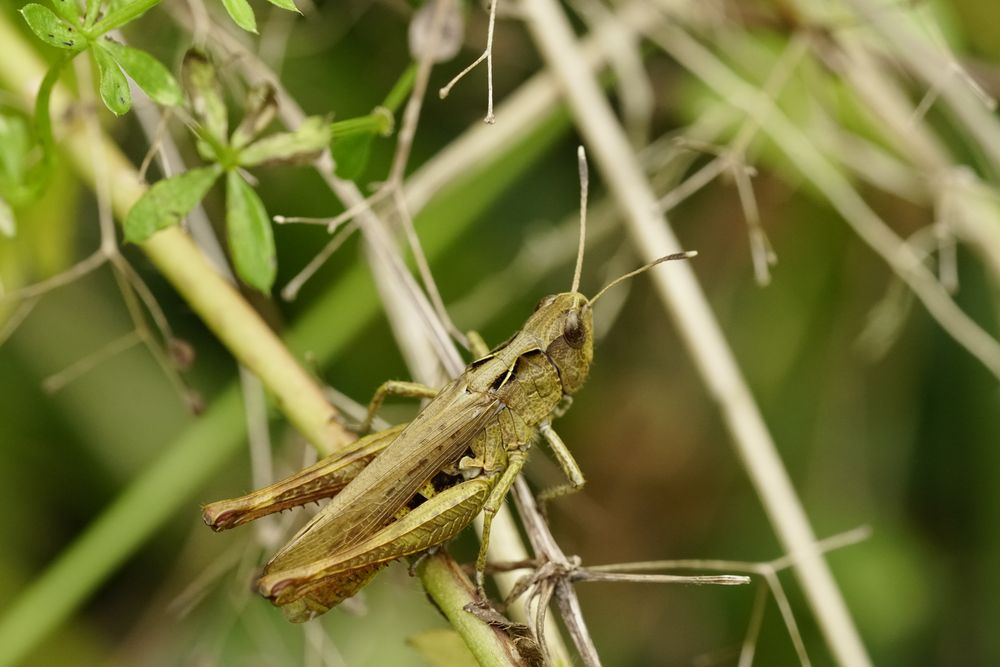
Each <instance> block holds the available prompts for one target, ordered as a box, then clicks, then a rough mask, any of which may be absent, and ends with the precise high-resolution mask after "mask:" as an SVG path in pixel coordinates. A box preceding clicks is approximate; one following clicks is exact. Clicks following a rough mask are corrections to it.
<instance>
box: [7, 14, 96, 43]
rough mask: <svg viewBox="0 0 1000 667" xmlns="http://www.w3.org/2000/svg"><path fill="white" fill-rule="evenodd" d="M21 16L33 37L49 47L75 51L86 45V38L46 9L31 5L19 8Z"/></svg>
mask: <svg viewBox="0 0 1000 667" xmlns="http://www.w3.org/2000/svg"><path fill="white" fill-rule="evenodd" d="M21 15H22V16H23V17H24V20H25V22H26V23H27V24H28V27H29V28H31V31H32V32H33V33H35V36H36V37H38V39H40V40H42V41H43V42H45V43H46V44H48V45H49V46H54V47H56V48H57V49H72V50H76V49H79V48H82V47H81V44H83V45H86V40H87V38H86V36H82V35H81V34H80V33H79V32H78V30H77V29H76V28H74V27H73V26H72V25H70V23H69V22H68V21H66V20H64V19H61V18H59V17H58V16H56V14H55V13H54V12H53V11H52V10H51V9H49V8H48V7H43V6H42V5H37V4H35V3H31V4H28V5H25V6H24V7H22V8H21Z"/></svg>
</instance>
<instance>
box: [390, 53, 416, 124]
mask: <svg viewBox="0 0 1000 667" xmlns="http://www.w3.org/2000/svg"><path fill="white" fill-rule="evenodd" d="M416 80H417V64H416V63H411V64H410V66H409V67H407V68H406V69H405V70H403V73H402V74H400V75H399V79H398V80H397V81H396V83H395V85H393V87H392V90H390V91H389V94H388V95H386V96H385V100H383V102H382V106H383V107H385V108H386V109H388V110H389V113H392V114H395V113H396V112H397V111H399V107H400V105H401V104H402V103H403V100H405V99H406V98H407V96H408V95H409V94H410V91H411V90H413V82H414V81H416Z"/></svg>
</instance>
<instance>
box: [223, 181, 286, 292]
mask: <svg viewBox="0 0 1000 667" xmlns="http://www.w3.org/2000/svg"><path fill="white" fill-rule="evenodd" d="M226 235H227V238H228V239H229V251H230V252H231V253H232V256H233V265H234V266H235V267H236V273H237V274H239V276H240V279H241V280H243V282H245V283H246V284H248V285H250V286H251V287H254V288H256V289H258V290H260V291H261V292H269V291H270V290H271V286H272V285H273V284H274V277H275V274H276V272H277V262H276V260H275V248H274V234H273V233H272V231H271V220H270V218H268V215H267V211H266V210H265V209H264V203H263V202H262V201H261V200H260V197H258V196H257V193H256V192H254V191H253V188H251V187H250V185H249V184H248V183H247V182H246V181H244V180H243V177H242V176H240V175H239V174H238V173H237V172H236V171H230V172H228V173H227V174H226Z"/></svg>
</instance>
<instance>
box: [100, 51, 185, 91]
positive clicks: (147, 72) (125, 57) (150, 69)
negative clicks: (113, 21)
mask: <svg viewBox="0 0 1000 667" xmlns="http://www.w3.org/2000/svg"><path fill="white" fill-rule="evenodd" d="M95 46H96V47H97V48H96V49H95V51H100V50H105V51H107V52H108V54H110V56H111V57H112V58H113V59H114V61H115V62H116V63H118V66H119V67H121V68H122V69H123V70H125V73H126V74H128V75H129V77H130V78H131V79H132V80H133V81H135V83H136V85H137V86H139V87H140V88H142V91H143V92H144V93H146V94H147V95H148V96H149V99H151V100H153V101H154V102H157V103H158V104H162V105H163V106H175V105H177V104H180V103H181V101H182V100H183V97H182V95H181V87H180V85H178V83H177V80H176V79H174V77H173V75H172V74H170V71H169V70H168V69H167V68H166V67H164V66H163V65H162V64H161V63H160V61H159V60H157V59H156V58H154V57H153V56H151V55H149V54H148V53H146V52H145V51H140V50H139V49H133V48H132V47H130V46H125V45H124V44H118V43H117V42H113V41H111V40H110V39H104V40H101V41H99V42H97V43H96V45H95Z"/></svg>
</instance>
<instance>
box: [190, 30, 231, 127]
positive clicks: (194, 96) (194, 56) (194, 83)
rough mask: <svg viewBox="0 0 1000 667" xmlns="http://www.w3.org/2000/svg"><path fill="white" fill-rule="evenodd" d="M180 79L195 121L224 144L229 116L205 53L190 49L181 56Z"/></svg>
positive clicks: (210, 63)
mask: <svg viewBox="0 0 1000 667" xmlns="http://www.w3.org/2000/svg"><path fill="white" fill-rule="evenodd" d="M181 78H182V79H183V80H184V89H185V91H186V92H187V96H188V100H189V101H190V102H191V111H192V112H193V113H194V115H195V117H196V118H197V119H198V122H199V123H201V124H202V126H204V128H205V129H206V130H207V131H208V132H209V133H210V134H211V135H212V137H213V138H214V139H215V140H216V141H218V142H219V143H220V144H225V143H226V138H227V135H228V134H229V131H228V130H229V116H228V114H227V112H226V103H225V102H224V101H223V98H222V87H221V86H220V85H219V79H218V77H217V76H216V75H215V66H214V65H212V62H211V61H210V60H209V59H208V56H206V55H205V54H204V53H202V52H201V51H198V50H197V49H191V50H189V51H188V52H187V53H186V54H185V55H184V64H183V65H182V66H181Z"/></svg>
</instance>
